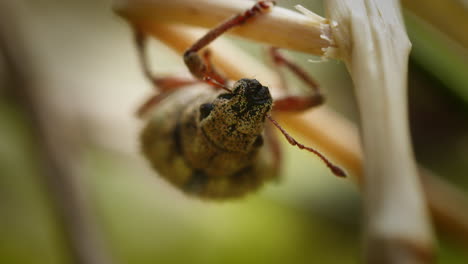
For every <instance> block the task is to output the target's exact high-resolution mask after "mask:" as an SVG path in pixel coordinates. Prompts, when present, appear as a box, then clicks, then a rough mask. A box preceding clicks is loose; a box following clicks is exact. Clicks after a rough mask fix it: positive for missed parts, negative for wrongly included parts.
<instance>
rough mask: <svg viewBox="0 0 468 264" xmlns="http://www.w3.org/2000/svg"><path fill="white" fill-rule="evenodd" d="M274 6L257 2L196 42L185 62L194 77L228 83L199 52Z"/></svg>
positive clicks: (185, 57) (269, 3)
mask: <svg viewBox="0 0 468 264" xmlns="http://www.w3.org/2000/svg"><path fill="white" fill-rule="evenodd" d="M272 5H274V2H273V1H259V2H257V3H256V4H255V5H254V6H253V7H251V8H250V9H248V10H246V11H245V12H243V13H241V14H238V15H235V16H234V17H232V18H230V19H228V20H227V21H225V22H223V23H221V24H220V25H218V26H217V27H215V28H213V29H211V30H210V31H208V33H206V34H205V35H204V36H203V37H202V38H200V39H199V40H198V41H197V42H195V44H193V45H192V46H191V47H190V48H188V49H187V50H186V51H185V53H184V61H185V64H186V65H187V67H188V68H189V70H190V72H191V73H192V75H193V76H195V77H196V78H197V79H199V80H205V79H206V78H211V79H213V80H215V81H216V82H218V83H220V84H222V85H224V84H225V83H226V79H225V78H223V77H221V76H220V75H219V74H218V73H217V71H215V70H214V69H213V67H212V66H210V65H209V64H210V63H207V62H206V56H205V59H201V58H200V55H199V54H198V52H199V51H200V50H201V49H203V48H204V47H206V46H208V45H209V44H210V43H211V42H212V41H213V40H215V39H216V38H218V37H219V36H221V35H222V34H223V33H225V32H226V31H228V30H229V29H231V28H233V27H235V26H239V25H242V24H244V23H245V22H247V21H248V20H250V19H252V18H253V17H255V16H256V15H259V14H261V13H262V12H264V11H267V10H269V9H270V7H271V6H272ZM208 57H209V55H208Z"/></svg>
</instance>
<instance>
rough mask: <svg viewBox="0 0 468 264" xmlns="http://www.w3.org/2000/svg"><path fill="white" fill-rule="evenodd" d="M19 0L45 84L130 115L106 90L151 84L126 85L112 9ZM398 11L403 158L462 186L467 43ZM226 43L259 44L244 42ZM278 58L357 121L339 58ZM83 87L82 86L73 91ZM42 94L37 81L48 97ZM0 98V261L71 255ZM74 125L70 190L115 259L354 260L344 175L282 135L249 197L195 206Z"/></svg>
mask: <svg viewBox="0 0 468 264" xmlns="http://www.w3.org/2000/svg"><path fill="white" fill-rule="evenodd" d="M280 2H281V3H280V4H282V5H285V6H287V7H291V6H292V5H293V4H296V2H295V1H294V2H293V1H292V0H288V1H280ZM300 2H302V4H303V5H304V6H306V7H308V8H310V9H312V10H323V9H322V7H321V5H320V4H319V3H317V2H310V1H300ZM25 3H26V4H27V6H28V8H30V9H31V10H30V12H31V15H32V16H34V17H32V18H31V28H32V29H31V31H34V30H35V29H36V27H37V28H38V29H40V30H38V31H37V32H40V33H37V34H35V35H33V36H32V40H31V41H32V43H34V45H36V48H37V51H38V52H42V53H41V54H43V55H42V56H43V57H40V56H39V57H38V58H39V59H41V58H42V59H43V58H45V57H47V58H49V57H50V59H51V60H50V61H51V62H53V63H50V64H45V65H42V66H43V67H45V68H47V67H48V66H50V68H53V69H55V70H57V69H60V70H61V71H58V72H59V73H60V74H59V75H58V76H57V75H56V76H52V77H51V76H46V77H44V78H45V79H47V80H48V83H47V84H50V85H52V86H53V85H54V82H56V83H55V86H56V91H57V92H60V91H62V93H65V94H67V93H70V92H72V94H74V95H79V94H80V93H87V92H89V91H91V90H99V89H103V90H106V89H107V91H110V92H107V93H104V92H103V93H101V94H97V95H96V94H94V93H93V94H92V95H90V96H88V97H87V96H81V97H79V96H78V97H76V98H73V99H75V101H79V102H80V103H81V106H82V107H83V108H85V109H88V108H90V109H94V107H96V106H97V107H101V108H102V109H100V108H99V111H98V112H96V113H93V114H94V115H96V116H101V115H104V114H105V113H107V112H110V109H112V110H114V108H110V107H108V106H106V104H105V102H106V101H113V102H115V101H116V103H115V104H116V105H117V106H118V107H121V108H123V111H124V113H128V116H130V115H131V114H132V113H133V109H134V108H131V107H128V109H127V108H125V107H124V106H122V104H121V101H120V100H122V98H121V97H123V98H124V99H125V98H126V97H127V96H126V95H120V92H119V88H121V89H122V90H131V91H136V93H140V94H141V95H142V96H143V93H145V92H147V91H149V90H150V88H149V87H148V86H146V87H142V88H141V89H140V88H139V87H138V86H137V85H136V84H139V83H142V81H141V75H140V73H139V72H138V71H139V69H138V68H136V66H135V65H136V63H135V57H134V50H133V49H132V46H131V38H130V34H129V31H128V28H127V25H126V23H125V22H124V21H121V20H120V19H119V18H118V17H116V16H114V15H113V14H112V12H110V10H109V6H108V5H107V4H104V1H90V0H88V1H53V0H42V1H29V2H28V1H26V2H25ZM465 11H466V10H465ZM37 21H41V24H40V25H38V24H37V23H36V22H37ZM407 21H408V32H409V34H410V37H411V39H412V41H413V44H414V49H413V56H412V62H411V63H410V75H409V83H410V96H409V98H410V110H411V124H412V127H411V128H412V132H413V139H414V143H415V151H416V154H417V156H418V159H419V160H420V161H421V162H422V163H423V164H424V165H425V166H428V167H430V168H431V169H434V170H435V171H436V172H438V173H439V174H440V175H444V176H446V178H447V179H449V180H451V181H453V182H457V183H458V184H459V186H460V187H462V188H466V186H468V181H467V178H466V175H467V172H468V167H467V166H468V165H467V164H468V160H467V157H468V133H467V132H468V122H467V121H468V120H467V116H468V115H467V111H466V109H467V108H466V106H467V102H468V100H466V99H467V98H468V97H467V95H468V92H467V89H468V88H467V87H468V86H467V85H466V84H467V82H468V80H467V79H466V78H467V77H466V74H465V73H466V72H467V71H466V69H467V67H468V62H467V60H465V59H464V58H465V57H463V56H464V54H466V53H465V52H466V50H464V49H463V48H460V47H459V46H458V45H455V46H456V47H457V48H453V47H454V46H453V45H452V44H453V40H452V41H447V37H446V36H441V35H439V34H438V33H437V32H435V31H433V30H430V29H428V27H429V26H428V25H427V24H426V23H422V22H421V20H420V19H416V18H414V17H413V16H412V15H411V16H408V19H407ZM458 30H466V28H459V29H458ZM70 32H73V34H69V33H70ZM67 33H68V34H67ZM33 40H34V42H33ZM123 43H124V44H125V45H124V44H123ZM239 43H240V45H241V46H243V47H246V48H247V49H248V50H249V51H251V52H253V53H260V50H259V48H258V47H254V45H250V44H245V42H242V41H239ZM451 43H452V44H451ZM155 45H157V44H155ZM158 51H159V50H158ZM158 51H156V52H154V53H155V54H154V57H155V58H157V59H155V62H156V63H157V64H158V65H155V66H156V67H155V68H162V69H161V70H162V71H164V70H165V69H168V68H171V69H172V68H181V67H180V65H179V66H174V65H177V64H179V63H180V60H178V61H172V62H170V59H171V58H174V56H173V55H169V54H166V53H168V52H166V51H167V50H164V52H163V53H164V54H160V52H158ZM291 54H292V55H293V56H294V57H295V58H296V59H297V60H298V61H300V63H303V65H307V68H308V70H309V71H310V72H311V73H312V74H314V75H315V76H317V79H318V80H319V81H320V83H321V84H322V86H323V87H325V88H324V89H325V90H326V93H327V95H328V97H329V98H330V100H329V104H330V105H332V106H333V107H334V108H336V109H338V111H340V112H342V113H343V114H345V115H346V116H348V117H350V118H352V119H354V120H358V118H357V111H356V110H355V105H354V102H353V100H352V99H350V97H351V96H352V90H351V87H352V84H351V82H350V80H349V77H348V76H347V75H346V71H345V69H344V67H343V65H342V64H340V63H336V62H329V63H327V64H308V63H307V62H306V59H308V58H310V56H308V55H303V54H297V53H291ZM122 58H123V59H122ZM162 60H163V61H164V63H161V61H162ZM50 61H49V62H50ZM46 62H47V61H46ZM43 63H44V62H43ZM161 64H163V65H164V66H160V65H161ZM46 72H47V71H46ZM50 72H55V73H57V71H50ZM129 72H131V73H133V74H134V75H131V74H129ZM2 73H3V75H2V76H0V77H3V79H6V75H7V74H8V73H7V72H6V71H5V72H3V71H2ZM253 74H255V73H253ZM116 79H117V80H116ZM125 80H126V82H125ZM2 83H3V86H4V87H2V90H6V89H7V88H11V89H14V87H8V84H7V82H3V80H2ZM57 83H58V84H57ZM127 83H130V84H131V85H127ZM64 84H66V85H64ZM87 85H90V86H91V89H88V90H86V89H85V86H87ZM146 85H147V84H146ZM144 88H147V90H146V91H144ZM67 89H68V90H67ZM51 91H53V90H43V92H46V93H47V92H50V93H51V94H50V97H54V96H55V94H52V92H51ZM1 95H2V96H3V97H2V98H1V100H0V131H1V132H0V137H1V138H0V263H20V264H29V263H31V264H32V263H34V264H41V263H44V264H46V263H47V264H54V263H72V262H71V261H70V259H69V254H68V252H67V251H66V247H65V246H64V244H65V242H64V241H63V239H64V238H63V235H62V234H63V233H62V232H63V230H62V227H61V226H60V225H58V224H57V223H58V221H57V218H56V215H55V213H54V211H53V210H52V207H51V206H50V204H51V202H50V197H49V195H48V191H47V188H46V186H45V184H44V183H43V182H41V179H42V178H41V177H40V175H38V171H40V166H41V164H38V158H37V151H36V142H35V140H36V139H35V138H34V137H33V136H32V133H31V128H30V127H29V126H28V118H27V117H26V116H24V115H23V114H22V112H21V110H20V109H19V108H18V106H17V105H16V104H15V103H14V100H11V98H10V97H7V96H6V95H4V93H2V94H1ZM119 96H121V97H119ZM142 98H143V97H142ZM128 105H131V104H128ZM119 110H120V108H119ZM82 111H84V110H82ZM80 113H81V112H80ZM78 114H79V113H78ZM106 117H107V118H108V119H111V121H113V122H114V123H118V124H119V125H121V126H122V130H124V128H123V127H125V126H132V125H134V124H127V123H125V122H122V123H119V122H120V121H121V120H120V119H116V120H113V119H112V118H114V116H106ZM132 118H133V117H132ZM83 119H85V118H83ZM81 121H82V122H86V120H81ZM106 121H108V120H107V119H106ZM88 122H89V123H92V121H88ZM106 124H107V123H106ZM106 124H103V125H102V127H100V129H101V130H102V131H103V132H102V133H103V134H104V135H105V136H104V137H106V138H111V137H112V135H115V134H118V135H120V134H119V131H116V130H117V129H113V127H111V128H109V127H107V126H106ZM80 125H81V126H83V127H84V128H83V131H85V132H83V135H82V137H83V138H86V139H88V141H86V140H85V141H84V145H83V148H84V150H85V157H84V160H83V161H82V162H81V163H82V166H83V168H84V169H85V173H84V174H83V178H82V179H81V180H82V183H83V186H81V187H82V188H83V189H84V190H85V192H86V193H87V198H88V200H89V202H90V203H91V205H92V208H93V215H94V216H95V217H96V219H97V220H98V223H99V227H100V228H101V229H102V231H103V234H104V237H105V240H106V242H107V243H108V246H109V249H110V251H111V253H112V254H113V256H115V259H116V260H117V262H118V263H132V264H144V263H155V262H157V263H187V262H189V263H285V262H286V263H314V262H316V263H358V262H359V259H360V248H361V247H360V245H361V241H360V225H359V222H360V219H359V216H360V214H361V212H360V207H359V202H360V201H359V197H358V194H357V191H356V190H355V189H354V187H352V186H350V184H349V183H348V182H345V181H342V180H341V179H337V178H335V177H333V176H331V175H330V174H329V173H328V171H327V170H326V168H324V166H323V164H322V163H320V162H318V161H316V160H315V159H314V158H311V155H310V154H308V153H306V152H301V151H298V150H297V149H296V148H293V147H291V146H287V145H286V144H283V148H284V150H285V162H284V164H285V166H284V169H283V178H282V180H281V182H280V183H279V184H277V185H274V184H273V185H270V186H267V187H266V188H265V189H264V190H262V191H261V192H260V193H259V194H254V195H251V196H249V197H248V198H246V199H243V200H239V201H235V202H225V203H215V202H201V201H198V200H196V199H189V198H187V197H185V196H184V195H182V194H180V193H179V192H178V191H177V190H174V189H173V188H171V186H169V185H168V184H167V183H166V182H164V181H162V180H161V179H159V178H158V177H155V175H154V173H153V172H152V171H151V170H150V169H149V168H148V167H147V164H146V163H145V162H144V161H142V160H141V158H140V157H138V156H136V155H134V154H135V153H134V152H137V150H135V149H132V150H130V151H118V149H119V148H113V147H109V145H106V144H104V143H102V142H100V141H99V140H97V139H89V138H90V137H92V135H91V134H92V131H88V130H86V129H90V127H91V126H92V124H80ZM57 129H60V128H57ZM119 130H120V129H119ZM102 138H103V137H101V138H99V139H102ZM125 140H126V139H122V140H121V141H122V142H124V141H125ZM129 140H131V141H132V142H133V141H135V140H136V139H135V138H131V139H129ZM122 145H125V143H122ZM130 145H132V144H130ZM133 145H136V143H135V144H133ZM122 148H124V147H122ZM116 149H117V150H116ZM132 151H133V152H132ZM440 249H441V250H440V252H439V260H440V262H441V263H466V262H467V260H468V254H467V253H466V252H467V251H466V245H463V244H461V243H459V242H457V241H454V240H453V239H452V238H451V237H450V236H448V235H444V236H442V238H441V240H440Z"/></svg>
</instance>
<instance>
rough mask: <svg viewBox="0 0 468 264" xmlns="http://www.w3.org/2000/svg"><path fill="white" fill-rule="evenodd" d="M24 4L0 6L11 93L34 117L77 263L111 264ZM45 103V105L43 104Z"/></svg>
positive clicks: (48, 180) (46, 174) (47, 178)
mask: <svg viewBox="0 0 468 264" xmlns="http://www.w3.org/2000/svg"><path fill="white" fill-rule="evenodd" d="M24 11H25V8H24V6H23V5H22V4H21V1H2V2H0V20H1V21H0V51H1V52H2V55H3V56H4V58H5V62H6V63H5V64H6V68H7V70H8V73H9V75H10V78H11V80H10V85H9V88H11V89H12V90H11V93H12V94H14V95H16V97H17V99H18V103H19V104H20V106H21V107H22V110H23V111H24V112H25V115H26V116H27V117H28V118H29V121H30V127H31V131H32V133H33V137H34V138H35V139H36V140H37V145H38V147H39V153H38V157H39V158H40V159H41V164H42V167H41V169H42V170H41V171H40V172H39V175H40V176H41V177H43V178H42V180H43V182H44V184H45V185H46V188H47V191H48V192H49V193H50V199H51V202H52V205H53V208H54V209H55V213H56V216H57V218H58V221H57V222H58V223H59V224H60V225H61V228H62V229H63V233H64V236H65V241H66V243H67V245H66V246H67V247H68V249H69V251H70V253H71V258H72V262H73V263H77V264H106V263H111V262H110V261H109V256H108V255H107V254H106V252H105V251H104V250H103V246H102V244H101V240H100V238H99V236H98V235H97V234H98V232H96V231H97V230H96V226H95V223H94V222H93V221H92V217H91V215H90V210H89V208H87V204H86V203H85V201H84V200H85V199H84V195H83V192H82V191H81V190H80V185H81V183H80V182H79V179H80V178H79V176H80V175H79V174H80V172H79V168H78V166H77V161H79V160H80V155H79V152H80V151H79V148H78V146H77V144H76V142H72V140H71V139H72V136H71V135H70V134H67V133H66V132H65V129H62V128H61V127H60V122H59V120H56V119H55V118H54V111H53V109H52V108H51V107H50V105H48V104H47V102H46V100H43V99H44V96H39V92H40V84H41V79H42V78H43V76H41V73H40V72H41V70H43V69H39V67H37V65H34V63H36V61H35V60H34V58H33V52H32V51H31V48H30V47H31V46H28V45H29V44H28V43H31V42H28V41H27V36H26V32H27V30H25V29H27V26H28V25H27V21H30V20H28V19H27V18H28V17H27V16H26V15H25V12H24ZM41 99H42V100H41Z"/></svg>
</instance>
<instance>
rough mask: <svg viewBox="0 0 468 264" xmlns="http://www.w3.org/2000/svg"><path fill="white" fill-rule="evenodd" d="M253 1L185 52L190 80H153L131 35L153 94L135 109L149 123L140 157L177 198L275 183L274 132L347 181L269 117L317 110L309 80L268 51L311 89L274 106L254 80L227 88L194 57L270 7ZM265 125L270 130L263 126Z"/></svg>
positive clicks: (140, 40) (141, 37) (140, 37)
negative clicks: (173, 189)
mask: <svg viewBox="0 0 468 264" xmlns="http://www.w3.org/2000/svg"><path fill="white" fill-rule="evenodd" d="M273 5H274V2H272V1H259V2H256V3H255V4H254V5H253V7H251V8H249V9H248V10H246V11H244V12H243V13H240V14H238V15H235V16H234V17H232V18H230V19H228V20H227V21H225V22H223V23H221V24H220V25H218V26H217V27H215V28H213V29H211V30H210V31H208V33H206V34H205V35H204V36H203V37H202V38H200V39H199V40H198V41H197V42H195V43H194V44H193V45H192V46H191V47H189V48H188V49H187V50H186V52H185V53H184V56H183V58H184V62H185V64H186V66H187V67H188V69H189V70H190V72H191V74H192V76H193V77H195V78H192V79H187V78H181V77H156V76H154V75H153V74H152V73H151V72H150V70H149V68H150V67H149V62H148V60H147V56H146V44H145V43H146V35H145V34H144V33H142V32H141V31H139V30H138V29H137V28H135V42H136V46H137V50H138V54H139V60H140V63H141V65H142V68H143V72H144V74H145V76H146V77H147V78H148V79H149V80H150V81H151V82H152V83H153V84H154V86H155V87H156V88H158V89H159V92H158V93H156V94H155V95H154V96H152V97H150V98H149V99H148V100H147V101H146V102H145V103H144V104H143V105H142V106H141V107H140V109H139V110H138V115H139V116H140V117H144V118H146V119H147V120H148V121H147V124H146V126H145V127H144V129H143V132H142V133H141V146H142V152H143V154H144V156H145V157H146V158H147V159H148V160H149V162H150V163H151V165H152V166H153V167H154V169H155V170H156V171H157V172H158V174H159V175H161V176H162V177H163V178H165V179H166V180H168V181H169V182H170V183H172V184H173V185H174V186H176V187H177V188H179V189H180V190H182V191H183V192H185V193H187V194H190V195H193V196H197V197H200V198H204V199H228V198H236V197H242V196H244V195H245V194H247V193H250V192H253V191H255V190H257V189H258V188H259V187H261V186H262V185H263V184H264V183H265V182H269V181H274V180H276V179H277V178H278V171H279V164H280V161H281V152H280V149H279V144H278V142H277V138H276V137H275V135H274V134H273V131H272V129H273V127H274V126H276V127H277V128H278V129H279V130H280V132H281V133H282V134H283V135H284V136H285V138H286V139H287V141H288V142H289V143H290V144H292V145H296V146H298V147H299V148H301V149H305V150H308V151H310V152H313V153H315V154H316V155H317V156H318V157H319V158H320V159H322V160H323V161H324V162H325V164H326V165H327V166H328V167H329V168H330V169H331V171H332V172H333V173H334V174H335V175H337V176H345V173H344V171H343V170H342V169H340V168H339V167H337V166H336V165H334V164H332V163H331V162H330V161H329V160H328V159H327V158H325V157H324V156H323V155H322V154H320V153H319V152H318V151H316V150H315V149H313V148H310V147H306V146H304V145H303V144H301V143H299V142H297V141H296V140H295V139H294V138H293V137H291V136H290V135H289V134H288V133H287V132H286V131H285V130H284V129H283V128H282V127H281V126H280V125H279V124H278V122H277V121H276V120H275V119H273V117H272V113H275V112H280V111H303V110H306V109H308V108H311V107H314V106H317V105H320V104H321V103H322V102H323V97H322V95H321V94H320V92H319V90H318V84H317V83H316V82H315V80H314V79H313V78H312V77H310V76H309V75H308V74H306V73H305V71H303V70H302V69H301V68H300V67H298V66H297V65H296V64H294V63H292V62H291V61H289V60H288V59H287V58H286V57H285V56H283V55H282V54H281V53H280V51H279V50H278V49H277V48H270V55H271V57H272V58H273V61H274V64H275V65H276V66H277V67H279V66H284V67H286V68H288V69H290V70H291V71H292V72H293V73H295V74H296V75H297V76H298V77H299V78H300V79H301V80H302V81H304V82H305V83H306V84H308V86H309V87H311V91H312V92H311V94H310V95H309V96H286V97H284V98H280V99H276V100H273V98H272V96H271V94H270V91H269V88H268V87H266V86H264V85H262V84H261V83H260V82H258V81H257V80H255V79H248V78H244V79H240V80H238V81H236V82H234V84H233V85H232V86H231V85H230V84H231V82H230V81H229V80H228V79H227V78H225V77H224V76H223V75H222V74H221V73H220V72H218V71H217V70H216V68H215V67H214V65H212V63H211V60H210V55H211V54H210V52H209V50H205V51H204V52H203V53H202V54H201V56H200V54H199V52H200V50H201V49H203V48H205V47H206V46H208V45H209V44H210V43H211V42H212V41H213V40H215V39H216V38H217V37H219V36H220V35H222V34H223V33H224V32H226V31H228V30H229V29H231V28H232V27H236V26H241V25H242V24H244V23H247V22H249V21H250V20H252V19H254V18H255V17H256V16H258V15H261V14H263V13H265V12H267V11H269V10H270V8H272V6H273ZM268 121H270V123H268Z"/></svg>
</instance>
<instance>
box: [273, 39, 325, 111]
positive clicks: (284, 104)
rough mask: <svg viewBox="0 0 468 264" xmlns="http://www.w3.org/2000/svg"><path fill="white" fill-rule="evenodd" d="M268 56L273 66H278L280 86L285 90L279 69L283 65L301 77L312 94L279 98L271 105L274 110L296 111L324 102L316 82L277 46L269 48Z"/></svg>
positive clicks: (285, 85)
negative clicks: (280, 79)
mask: <svg viewBox="0 0 468 264" xmlns="http://www.w3.org/2000/svg"><path fill="white" fill-rule="evenodd" d="M269 53H270V56H271V57H272V59H273V63H274V64H275V67H277V68H278V74H279V75H280V77H281V78H282V80H283V81H282V88H283V89H286V90H287V87H288V86H287V84H286V82H285V81H284V76H283V73H282V72H281V71H280V69H279V67H280V66H285V67H287V68H288V69H289V70H291V72H293V73H294V74H295V75H296V76H297V77H299V79H301V80H302V81H303V82H304V83H305V84H307V86H308V87H309V88H310V89H311V92H312V94H311V95H309V96H286V97H283V98H280V99H277V100H275V104H274V106H273V110H274V111H282V112H287V111H291V112H293V111H294V112H297V111H304V110H307V109H309V108H312V107H314V106H318V105H321V104H322V103H323V102H324V97H323V95H322V94H321V93H320V89H319V85H318V83H317V82H316V81H315V80H314V78H312V76H310V75H309V74H308V73H307V72H305V71H304V69H302V68H301V67H300V66H299V65H297V64H295V63H294V62H292V61H290V60H289V59H288V58H286V57H285V56H284V55H283V54H281V53H280V52H279V51H278V48H276V47H271V48H270V49H269Z"/></svg>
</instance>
